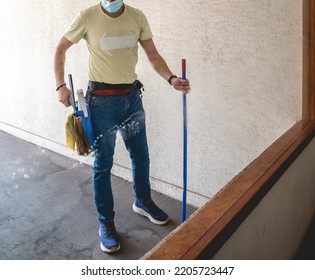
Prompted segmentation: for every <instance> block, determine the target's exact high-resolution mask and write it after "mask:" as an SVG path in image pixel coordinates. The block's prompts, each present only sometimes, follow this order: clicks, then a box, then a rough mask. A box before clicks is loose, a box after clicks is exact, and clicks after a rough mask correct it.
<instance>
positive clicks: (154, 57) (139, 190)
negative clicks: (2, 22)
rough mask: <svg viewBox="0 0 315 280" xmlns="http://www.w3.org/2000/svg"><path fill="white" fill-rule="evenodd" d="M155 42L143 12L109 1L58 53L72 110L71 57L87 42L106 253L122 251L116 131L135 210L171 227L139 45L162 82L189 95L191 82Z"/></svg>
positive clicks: (74, 27) (83, 17)
mask: <svg viewBox="0 0 315 280" xmlns="http://www.w3.org/2000/svg"><path fill="white" fill-rule="evenodd" d="M152 37H153V35H152V33H151V30H150V27H149V24H148V21H147V19H146V17H145V15H144V14H143V13H142V11H140V10H138V9H135V8H133V7H131V6H129V5H126V4H124V3H123V1H122V0H108V1H101V2H100V3H98V4H96V5H94V6H92V7H89V8H87V9H85V10H83V11H81V12H80V13H79V14H78V16H77V17H76V18H75V20H74V21H73V22H72V24H71V26H70V28H69V29H68V31H67V32H66V33H65V35H64V36H63V37H62V38H61V40H60V42H59V44H58V46H57V49H56V54H55V78H56V91H58V93H59V95H58V98H59V101H60V102H62V103H63V104H64V105H65V106H67V107H68V106H70V103H69V96H70V90H69V88H68V87H67V85H66V83H65V80H64V65H65V60H66V52H67V50H68V49H69V48H70V47H71V46H72V45H73V44H74V43H78V42H79V41H80V40H81V39H82V38H83V39H85V40H86V43H87V47H88V50H89V53H90V57H89V80H90V81H89V83H88V90H87V94H88V95H89V94H91V100H90V108H91V116H92V120H93V128H94V132H95V136H96V138H97V141H96V143H95V159H94V166H93V188H94V197H95V204H96V208H97V211H98V214H99V234H100V247H101V249H102V250H103V251H104V252H107V253H112V252H115V251H118V250H119V249H120V243H119V240H118V236H117V232H116V229H115V225H114V216H115V212H114V203H113V195H112V189H111V181H110V174H111V173H110V172H111V168H112V165H113V155H114V148H115V140H116V132H117V131H120V133H121V134H122V137H123V140H124V143H125V146H126V148H127V150H128V152H129V155H130V158H131V161H132V174H133V187H134V193H135V201H134V204H133V210H134V211H135V212H136V213H137V214H140V215H143V216H146V217H148V218H149V219H150V221H151V222H153V223H155V224H158V225H163V224H166V223H167V221H168V216H167V214H166V213H165V212H163V211H162V210H161V209H160V208H159V207H158V206H157V205H156V204H155V203H154V202H153V201H152V198H151V193H150V192H151V191H150V182H149V152H148V146H147V138H146V127H145V113H144V109H143V106H142V99H141V97H140V95H141V88H142V84H141V83H139V81H137V80H136V78H137V75H136V73H135V66H136V64H137V60H138V42H140V45H141V46H142V48H143V49H144V51H145V53H146V55H147V57H148V59H149V61H150V62H151V64H152V66H153V68H154V69H155V71H156V72H157V73H158V74H159V75H160V76H162V77H163V78H164V79H165V80H166V81H168V82H169V83H170V84H171V85H172V86H173V87H174V88H175V89H176V90H179V91H182V92H188V91H189V89H190V88H189V81H188V80H184V79H182V78H180V77H176V76H175V75H173V73H172V72H171V71H170V69H169V68H168V66H167V64H166V62H165V61H164V59H163V58H162V57H161V56H160V54H159V53H158V51H157V50H156V48H155V45H154V42H153V40H152Z"/></svg>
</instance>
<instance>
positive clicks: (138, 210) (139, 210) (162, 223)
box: [132, 204, 169, 226]
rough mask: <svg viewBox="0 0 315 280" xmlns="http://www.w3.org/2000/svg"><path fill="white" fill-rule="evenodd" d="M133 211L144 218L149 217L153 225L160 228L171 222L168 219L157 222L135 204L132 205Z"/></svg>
mask: <svg viewBox="0 0 315 280" xmlns="http://www.w3.org/2000/svg"><path fill="white" fill-rule="evenodd" d="M132 209H133V211H134V212H136V213H137V214H139V215H141V216H144V217H147V218H148V219H149V220H150V221H151V222H152V223H153V224H156V225H160V226H161V225H165V224H166V223H167V222H168V221H169V219H167V220H165V221H159V220H156V219H154V218H153V217H152V216H150V215H149V213H147V212H146V211H144V210H143V209H142V208H139V207H137V206H136V205H135V204H133V205H132Z"/></svg>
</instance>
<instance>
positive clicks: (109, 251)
mask: <svg viewBox="0 0 315 280" xmlns="http://www.w3.org/2000/svg"><path fill="white" fill-rule="evenodd" d="M100 247H101V250H102V251H103V252H105V253H108V254H111V253H115V252H117V251H119V250H120V244H119V245H118V247H112V248H110V249H108V248H106V247H104V245H103V244H102V242H100Z"/></svg>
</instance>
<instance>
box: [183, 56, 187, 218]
mask: <svg viewBox="0 0 315 280" xmlns="http://www.w3.org/2000/svg"><path fill="white" fill-rule="evenodd" d="M182 78H183V79H186V59H182ZM183 125H184V127H183V129H184V130H183V136H184V139H183V141H184V143H183V148H184V149H183V208H182V222H185V221H186V205H187V100H186V93H185V92H183Z"/></svg>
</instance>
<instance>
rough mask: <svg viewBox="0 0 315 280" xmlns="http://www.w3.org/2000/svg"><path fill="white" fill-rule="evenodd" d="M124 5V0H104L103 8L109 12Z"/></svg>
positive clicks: (115, 10) (117, 9)
mask: <svg viewBox="0 0 315 280" xmlns="http://www.w3.org/2000/svg"><path fill="white" fill-rule="evenodd" d="M122 5H123V1H122V0H116V1H114V2H108V1H102V6H103V8H104V9H105V10H106V11H107V12H109V13H116V12H118V11H119V9H120V8H121V6H122Z"/></svg>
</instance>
